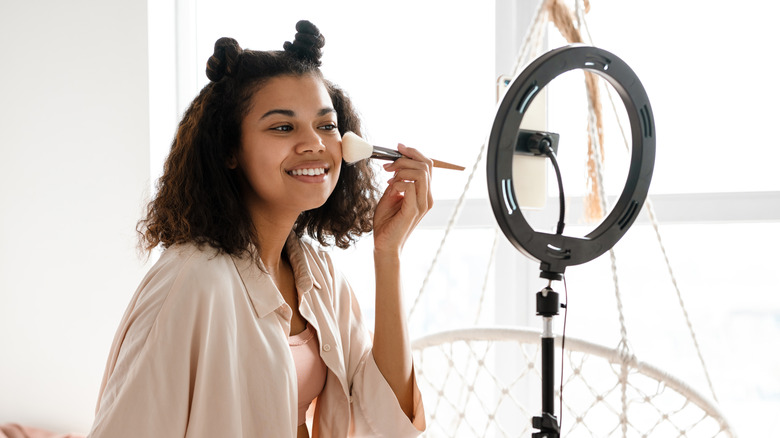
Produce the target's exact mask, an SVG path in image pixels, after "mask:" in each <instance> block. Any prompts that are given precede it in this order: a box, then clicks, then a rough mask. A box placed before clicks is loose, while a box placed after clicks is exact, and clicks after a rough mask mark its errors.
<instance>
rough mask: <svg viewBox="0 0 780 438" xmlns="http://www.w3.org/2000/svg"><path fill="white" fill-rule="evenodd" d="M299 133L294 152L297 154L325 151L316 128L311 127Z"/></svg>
mask: <svg viewBox="0 0 780 438" xmlns="http://www.w3.org/2000/svg"><path fill="white" fill-rule="evenodd" d="M299 132H300V133H301V135H300V137H299V139H298V144H297V146H296V151H297V152H298V153H299V154H303V153H306V152H320V151H324V150H325V143H324V142H323V141H322V136H321V135H320V133H319V132H318V131H317V128H315V127H311V128H307V129H302V130H301V131H299Z"/></svg>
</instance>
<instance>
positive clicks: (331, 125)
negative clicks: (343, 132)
mask: <svg viewBox="0 0 780 438" xmlns="http://www.w3.org/2000/svg"><path fill="white" fill-rule="evenodd" d="M338 128H339V127H338V126H336V124H335V123H327V124H325V125H322V126H320V129H322V130H325V131H333V130H336V129H338Z"/></svg>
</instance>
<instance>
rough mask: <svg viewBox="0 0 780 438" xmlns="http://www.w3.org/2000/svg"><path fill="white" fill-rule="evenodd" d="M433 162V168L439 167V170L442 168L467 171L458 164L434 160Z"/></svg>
mask: <svg viewBox="0 0 780 438" xmlns="http://www.w3.org/2000/svg"><path fill="white" fill-rule="evenodd" d="M431 160H432V161H433V167H439V168H442V169H452V170H465V169H466V168H465V167H463V166H458V165H457V164H452V163H448V162H446V161H439V160H434V159H431Z"/></svg>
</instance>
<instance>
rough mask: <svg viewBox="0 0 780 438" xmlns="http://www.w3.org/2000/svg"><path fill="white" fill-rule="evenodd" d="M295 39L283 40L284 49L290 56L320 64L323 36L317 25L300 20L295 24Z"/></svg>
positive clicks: (323, 42)
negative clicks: (290, 40) (291, 40)
mask: <svg viewBox="0 0 780 438" xmlns="http://www.w3.org/2000/svg"><path fill="white" fill-rule="evenodd" d="M295 30H297V31H298V33H296V34H295V41H293V42H289V41H287V42H285V43H284V51H285V52H287V53H289V54H291V55H292V56H294V57H296V58H298V59H301V60H303V61H308V62H311V63H313V64H314V65H316V66H318V67H319V66H320V64H321V63H320V57H322V47H323V46H324V45H325V37H324V36H322V34H320V30H319V29H317V26H315V25H313V24H312V23H311V22H310V21H306V20H301V21H299V22H298V23H297V24H296V25H295Z"/></svg>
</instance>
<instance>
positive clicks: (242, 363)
mask: <svg viewBox="0 0 780 438" xmlns="http://www.w3.org/2000/svg"><path fill="white" fill-rule="evenodd" d="M296 29H297V30H298V33H297V34H296V36H295V41H294V42H292V43H290V42H287V43H285V44H284V51H278V52H261V51H248V50H242V49H241V48H240V47H239V46H238V44H237V43H236V42H235V41H234V40H232V39H229V38H222V39H220V40H218V41H217V43H216V45H215V48H214V55H213V56H212V57H211V58H210V59H209V61H208V66H207V75H208V77H209V79H210V80H211V82H210V83H209V84H208V85H206V86H205V87H204V88H203V90H202V91H201V93H200V94H199V95H198V97H196V98H195V100H194V101H193V103H192V105H191V106H190V108H189V109H188V110H187V112H186V114H185V116H184V118H183V120H182V122H181V124H180V125H179V129H178V132H177V135H176V138H175V140H174V142H173V146H172V149H171V153H170V155H169V157H168V159H167V161H166V163H165V169H164V174H163V176H162V178H161V179H160V184H159V191H158V194H157V196H156V198H155V199H154V200H153V201H152V202H151V203H150V204H149V208H148V213H147V216H146V218H145V219H144V220H142V221H141V222H139V232H140V233H141V240H142V243H143V245H144V246H145V248H146V249H147V250H151V249H153V248H155V247H156V246H158V245H162V246H163V247H164V248H165V251H164V252H163V254H162V256H161V257H160V260H159V261H158V262H157V263H156V264H155V266H154V267H153V268H152V269H151V270H150V272H149V273H148V274H147V276H146V278H145V279H144V280H143V282H142V284H141V286H140V287H139V288H138V290H137V292H136V294H135V295H134V297H133V299H132V301H131V303H130V305H129V307H128V310H127V311H126V313H125V316H124V317H123V320H122V322H121V324H120V327H119V330H118V331H117V334H116V337H115V339H114V343H113V346H112V349H111V353H110V356H109V360H108V364H107V367H106V372H105V376H104V378H103V383H102V385H101V391H100V397H99V401H98V406H97V414H96V418H95V423H94V425H93V428H92V431H91V432H90V436H91V437H95V438H98V437H111V438H116V437H124V436H128V437H129V436H133V437H137V436H143V437H168V438H171V437H259V436H263V437H265V436H267V437H293V436H297V437H299V438H300V437H308V436H309V430H308V428H307V425H306V423H305V420H306V417H305V414H306V410H307V408H308V407H309V405H310V403H311V402H312V400H314V399H316V403H315V406H314V418H313V421H312V424H313V428H312V431H311V432H312V436H315V437H316V436H320V437H345V436H391V437H404V436H415V435H417V434H419V432H420V431H421V430H423V429H424V428H425V418H424V413H423V407H422V403H421V397H420V393H419V390H418V388H417V385H416V383H415V379H414V372H413V365H412V356H411V350H410V343H409V337H408V333H407V328H406V320H405V317H404V315H405V312H404V309H403V304H402V294H401V274H400V262H401V261H400V253H401V250H402V248H403V246H404V242H405V241H406V239H407V238H408V237H409V234H410V233H411V232H412V230H413V229H414V227H415V226H416V225H417V223H418V222H419V221H420V219H421V218H422V216H423V215H424V214H425V213H426V212H427V211H428V210H429V209H430V208H431V206H432V198H431V193H430V175H431V174H430V172H431V166H432V163H431V161H430V160H428V159H427V158H425V157H424V156H423V155H422V154H420V153H419V152H418V151H416V150H414V149H412V148H407V147H404V146H403V145H399V151H400V152H401V153H402V154H403V155H404V156H405V157H404V158H401V159H399V160H397V161H395V162H392V163H389V164H386V165H385V166H384V168H385V170H386V171H388V172H392V173H393V176H392V177H391V178H390V180H389V182H388V185H387V188H386V189H385V191H384V193H383V194H382V195H381V197H379V196H378V191H377V189H376V188H375V187H374V186H373V177H374V175H373V172H372V170H371V168H370V167H369V166H368V165H367V164H366V163H365V162H362V163H357V164H355V165H349V166H348V165H345V164H344V163H343V162H342V157H341V134H343V133H345V132H347V131H354V132H356V133H358V134H359V133H360V121H359V119H358V117H357V115H356V114H355V112H354V110H353V109H352V107H351V104H350V101H349V99H348V98H347V97H346V96H345V95H344V93H343V92H341V91H340V90H339V89H338V88H337V87H335V86H334V85H332V84H330V83H329V82H327V81H325V80H324V79H323V77H322V74H321V73H320V70H319V65H320V60H319V59H320V49H321V48H322V46H323V45H324V38H323V37H322V36H321V35H320V34H319V31H318V30H317V28H316V27H315V26H314V25H312V24H311V23H309V22H306V21H301V22H299V23H298V24H297V26H296ZM377 197H379V199H378V200H377ZM369 231H373V238H374V265H375V270H376V285H377V286H376V317H375V327H374V333H373V339H372V337H371V335H370V333H369V332H368V330H367V329H366V327H365V326H364V325H363V320H362V316H361V313H360V310H359V307H358V304H357V302H356V301H355V298H354V296H353V294H352V291H351V290H350V286H349V285H348V283H347V281H346V280H345V279H344V277H343V276H342V275H341V274H340V273H339V272H338V271H337V270H336V269H335V268H334V266H333V263H332V261H331V259H330V258H329V256H328V254H327V253H325V252H323V251H322V250H320V249H318V248H317V246H315V244H314V243H313V241H314V240H316V241H317V242H318V243H319V244H320V245H324V246H327V245H328V244H335V245H336V246H339V247H347V246H349V244H351V243H352V242H354V240H355V239H356V238H357V237H358V236H360V235H361V234H364V233H367V232H369Z"/></svg>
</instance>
